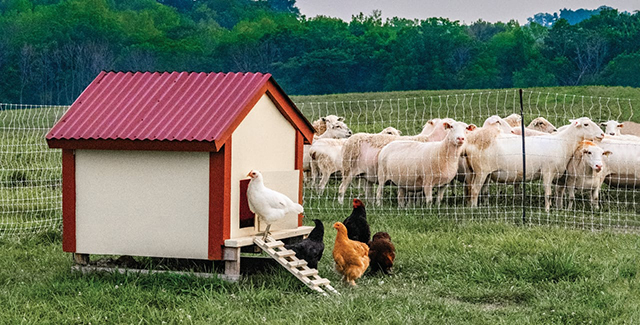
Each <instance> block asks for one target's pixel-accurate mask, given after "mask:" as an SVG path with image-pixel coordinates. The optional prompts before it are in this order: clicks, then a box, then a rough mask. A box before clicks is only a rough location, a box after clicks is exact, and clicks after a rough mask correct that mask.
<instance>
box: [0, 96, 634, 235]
mask: <svg viewBox="0 0 640 325" xmlns="http://www.w3.org/2000/svg"><path fill="white" fill-rule="evenodd" d="M520 99H521V97H520V94H519V92H518V90H514V89H512V90H497V91H488V92H476V93H460V94H453V95H439V96H438V95H436V96H427V97H411V98H395V99H388V98H387V99H375V100H374V99H363V100H353V101H339V102H338V101H334V102H327V101H324V102H297V103H296V104H297V106H298V108H300V110H301V111H302V112H303V113H304V114H305V116H307V118H308V119H309V120H310V121H315V120H317V119H319V118H321V117H326V116H329V115H336V116H339V117H341V118H343V122H344V124H346V125H347V126H348V127H349V128H350V129H351V130H352V131H353V133H378V132H381V131H382V130H383V129H385V128H388V127H393V128H395V129H397V130H399V131H401V132H402V135H403V136H416V135H419V134H421V132H423V131H424V132H425V134H426V133H430V132H432V131H434V129H433V128H435V127H437V125H436V124H437V123H436V124H434V125H432V128H431V129H430V130H423V128H424V127H425V125H427V126H428V125H429V124H428V121H430V120H431V121H435V122H438V120H437V119H445V118H451V119H453V120H455V121H458V122H464V123H465V124H466V125H469V124H475V125H476V126H478V127H481V126H483V124H484V123H485V121H486V120H487V118H489V117H490V116H493V115H498V116H500V117H502V118H506V117H508V116H510V115H512V114H520ZM522 101H523V117H524V121H523V122H524V125H525V126H528V125H529V124H530V123H531V122H532V121H533V120H534V119H536V118H538V117H544V118H545V119H546V120H548V122H550V123H551V124H552V125H553V126H555V128H556V129H559V128H560V127H561V126H563V125H566V124H569V120H570V119H576V118H579V117H588V118H590V119H591V120H592V121H594V122H596V123H597V124H598V125H599V124H600V123H601V122H606V121H609V120H616V121H618V122H622V121H629V120H631V121H634V120H638V116H640V114H636V115H634V112H633V110H634V108H635V107H637V103H635V102H633V101H632V100H629V99H621V98H604V97H591V96H577V95H567V94H554V93H541V92H531V91H525V92H524V93H523V95H522ZM67 108H68V106H32V105H13V104H0V121H2V122H1V125H0V127H1V133H0V147H1V148H0V161H1V164H0V182H1V183H0V204H1V210H0V211H1V213H0V236H2V235H10V234H22V233H34V232H38V231H41V230H44V229H59V227H60V225H61V220H62V188H61V185H62V184H61V183H62V182H61V174H62V172H61V154H60V150H52V149H49V148H48V146H47V144H46V141H45V135H46V133H47V132H48V130H49V129H50V128H51V127H52V126H53V125H54V123H55V122H56V121H57V120H58V119H59V118H60V117H61V116H62V114H63V113H64V112H65V111H66V109H67ZM444 121H447V120H444ZM440 122H443V121H440ZM449 122H450V123H449V124H453V122H451V121H449ZM466 125H465V126H466ZM440 127H443V125H440ZM541 127H542V126H541ZM454 129H455V128H454ZM624 129H625V128H624V127H623V128H622V130H624ZM479 130H480V128H478V129H476V130H473V131H471V132H467V133H465V136H463V137H464V138H465V139H464V141H465V142H466V144H465V146H467V145H469V143H470V142H471V141H475V143H477V141H478V139H477V137H478V136H477V135H475V137H476V138H475V139H474V135H472V134H474V133H475V132H478V131H479ZM602 130H604V128H603V129H602ZM503 131H504V130H503ZM389 132H390V131H389V130H388V129H387V133H389ZM527 132H528V131H527ZM338 133H339V131H338ZM556 133H559V132H556ZM477 134H479V133H477ZM508 136H510V137H516V138H517V139H520V140H521V138H519V136H517V135H512V134H511V135H508ZM554 136H557V135H554ZM616 136H617V135H616ZM358 137H362V135H353V136H352V137H351V138H350V140H342V141H334V140H327V139H325V140H323V141H315V143H317V144H323V143H324V145H325V147H318V146H316V147H315V148H311V149H313V152H315V156H314V159H311V154H310V155H309V158H310V159H309V162H310V163H313V164H314V166H315V167H316V168H315V171H316V173H317V177H316V179H315V181H312V177H311V172H310V171H306V172H305V181H304V206H305V214H306V215H307V216H310V217H313V216H318V215H326V214H332V215H336V216H340V217H345V216H347V215H348V214H349V213H350V211H351V209H352V207H351V202H352V199H354V198H358V199H360V200H362V201H363V202H364V204H365V205H366V207H367V212H368V215H369V216H370V217H376V216H380V217H384V216H394V215H396V216H397V215H409V216H414V217H415V218H416V219H418V218H421V219H424V220H427V219H429V218H437V219H450V220H456V221H463V220H491V221H505V222H511V223H525V224H534V225H560V226H565V227H571V228H585V229H605V228H614V229H616V230H622V231H637V230H639V229H640V191H639V190H638V188H637V185H636V184H640V181H638V182H637V178H638V175H640V173H639V172H638V171H636V169H638V170H639V171H640V162H637V161H635V160H633V159H635V158H633V157H634V155H633V153H634V152H640V151H639V150H640V149H639V148H640V142H638V143H636V142H634V139H633V138H628V136H627V138H624V136H623V137H622V138H617V139H614V140H606V141H620V143H616V144H613V145H611V144H609V145H608V146H609V147H607V145H606V144H605V145H603V143H605V142H606V141H605V142H603V143H599V142H597V143H594V144H596V145H597V146H598V147H604V149H602V150H600V152H597V151H598V150H597V149H596V150H593V152H594V156H595V155H600V156H601V157H603V159H602V164H601V165H604V166H601V172H600V173H595V172H594V169H593V168H591V167H590V165H588V164H589V162H587V160H588V159H587V158H588V157H587V155H589V154H587V153H586V152H585V153H584V155H582V156H580V157H581V159H580V160H573V161H574V162H576V161H577V162H581V163H582V164H577V166H578V167H580V168H583V169H578V168H573V169H571V168H569V170H571V171H570V172H569V171H568V169H567V165H565V166H564V167H563V168H560V169H557V170H554V173H553V176H552V177H551V178H552V183H551V190H552V192H551V194H550V195H548V196H547V197H546V198H545V186H544V184H543V183H544V180H543V179H542V178H544V177H542V175H541V174H543V171H542V170H540V171H533V169H535V168H540V166H537V167H536V160H537V161H538V163H537V164H538V165H540V163H539V162H540V161H542V162H543V164H542V165H544V166H550V165H552V161H553V160H554V159H556V158H557V157H558V156H562V154H558V150H557V149H554V148H558V142H553V141H551V142H548V143H546V144H543V148H542V149H539V148H538V149H535V143H536V141H539V140H530V139H529V138H525V140H526V143H527V145H526V146H525V148H526V149H527V150H528V151H529V152H528V153H527V161H528V166H527V171H528V172H529V173H531V175H528V178H527V180H526V182H525V185H524V187H523V186H522V183H521V182H520V180H521V179H522V174H523V172H520V173H518V170H517V166H518V165H519V166H520V167H522V165H521V164H522V153H521V152H520V151H518V150H515V151H512V152H502V153H497V152H496V151H495V150H485V151H481V154H478V153H477V152H476V154H474V155H471V154H469V153H468V152H470V151H467V149H463V150H461V155H462V157H463V158H456V160H457V162H456V163H455V172H454V173H453V174H454V175H453V176H451V171H450V170H449V171H448V172H446V171H444V170H443V169H442V168H440V167H441V166H440V165H437V164H435V165H434V161H435V162H438V163H441V162H442V161H443V160H446V159H444V158H445V156H446V155H440V154H437V153H435V152H436V151H434V149H433V148H427V147H429V146H432V147H434V148H435V146H436V143H437V141H433V140H440V139H442V138H444V139H445V140H444V141H446V140H447V137H446V134H443V135H441V138H437V137H435V138H434V137H431V138H429V137H423V138H422V139H421V138H420V137H414V138H408V139H407V138H404V139H400V140H418V141H421V142H420V143H423V144H424V143H427V142H425V141H430V142H432V143H431V144H429V145H426V146H424V147H422V146H419V147H417V148H414V147H410V144H407V143H405V144H394V145H393V146H390V147H389V148H387V149H385V152H384V154H383V156H384V157H386V158H385V159H386V160H385V162H384V164H385V165H384V166H385V168H386V170H387V174H386V175H384V177H387V178H388V179H389V181H388V182H386V185H385V186H384V189H383V190H382V191H378V189H379V188H380V185H379V184H378V176H379V174H378V170H377V168H378V158H379V152H380V151H381V150H382V149H381V148H382V147H384V145H385V144H387V143H389V142H390V141H389V140H388V139H387V140H384V141H382V142H381V143H375V144H372V143H370V142H369V141H373V140H370V139H367V140H362V139H360V143H359V145H355V147H356V148H357V149H358V150H359V151H358V153H357V154H355V155H354V154H353V152H355V151H353V150H352V151H351V154H350V155H349V157H350V158H349V159H343V155H342V154H343V151H342V148H343V147H344V146H347V143H349V141H351V142H352V143H350V144H349V146H351V148H353V146H354V144H353V143H354V142H356V141H355V140H357V139H358ZM383 137H384V136H383ZM387 137H392V136H391V135H387ZM547 137H548V136H547ZM613 137H615V136H613ZM457 138H458V137H453V136H452V137H451V138H450V139H449V140H451V141H454V142H455V141H457V140H459V139H457ZM425 139H426V140H425ZM394 140H397V139H395V138H394ZM332 141H334V142H335V143H333V144H331V145H328V144H329V143H331V142H332ZM501 141H502V140H501ZM554 141H555V140H554ZM512 142H513V143H512V145H513V146H515V147H516V149H517V148H519V150H521V146H520V147H518V145H517V143H518V141H516V140H513V139H512ZM334 146H338V147H339V149H338V150H336V148H335V147H334ZM403 146H409V147H408V148H409V149H407V147H405V148H403ZM394 147H396V148H395V149H394V150H391V149H393V148H394ZM530 147H531V150H529V149H530ZM538 147H539V146H538ZM425 148H426V149H425ZM401 150H405V151H404V152H403V151H401ZM420 150H426V151H424V152H423V151H420ZM606 151H610V152H612V153H611V154H606V155H604V154H603V153H605V152H606ZM399 152H400V153H399ZM567 154H570V155H571V156H572V157H573V156H574V155H576V154H577V151H576V150H572V152H570V153H567ZM465 155H467V156H465ZM469 156H473V157H469ZM354 157H356V158H357V159H356V158H354ZM554 157H555V158H554ZM638 157H640V154H638ZM463 160H464V161H467V165H466V167H465V168H462V167H464V166H465V165H464V164H462V163H461V162H460V161H463ZM485 160H489V161H493V162H494V163H497V164H498V167H499V168H498V170H489V171H490V173H489V174H488V175H486V179H487V180H486V181H483V186H482V189H481V190H479V191H478V193H477V195H478V198H477V206H470V205H471V202H470V201H472V199H473V198H474V192H473V190H472V189H471V187H470V186H467V185H465V184H473V180H474V179H476V178H475V177H476V175H477V174H478V170H480V169H482V168H479V167H476V170H475V171H474V170H473V168H469V167H470V165H469V164H473V165H474V166H479V165H477V163H478V161H485ZM345 162H348V163H349V166H350V167H349V168H351V169H352V172H350V174H351V177H352V179H351V181H350V182H349V184H348V185H347V184H346V183H345V184H344V185H343V190H342V191H341V190H340V187H341V184H342V183H343V176H345V175H344V173H343V168H344V165H345ZM500 163H502V164H500ZM615 164H617V167H616V165H615ZM591 165H594V164H593V163H592V164H591ZM595 165H597V163H595ZM399 166H403V167H402V168H400V167H399ZM434 166H438V168H435V167H434ZM509 166H511V167H509ZM544 166H543V167H544ZM608 166H613V167H615V168H617V173H618V174H613V176H612V175H609V176H608V177H606V178H605V177H602V179H600V178H599V177H594V176H593V175H596V176H602V175H605V174H611V170H609V169H607V168H608ZM621 166H622V167H621ZM394 168H395V169H394ZM621 168H626V169H625V170H624V171H623V172H622V175H620V174H621V171H620V169H621ZM543 169H544V168H543ZM547 171H548V170H547ZM323 174H325V179H324V180H322V176H323ZM445 174H446V175H445ZM589 175H591V176H589ZM326 176H330V177H326ZM568 176H574V177H568ZM587 176H589V177H587ZM425 178H429V179H430V180H431V181H430V182H431V183H432V184H431V185H433V186H432V187H430V188H431V190H432V202H427V201H428V199H427V198H426V197H425V189H426V188H425V186H424V185H425V183H424V179H425ZM449 178H451V179H449ZM478 179H479V178H478ZM594 179H598V181H597V182H595V183H594ZM325 182H326V184H325V185H321V184H324V183H325ZM636 182H637V183H636ZM398 184H400V185H402V186H398ZM445 184H446V185H447V186H446V187H443V186H442V185H445ZM594 184H595V185H594ZM576 188H577V190H576ZM595 188H598V190H599V193H598V200H597V203H596V204H594V203H593V199H592V193H593V192H594V189H595ZM378 192H379V193H378ZM399 192H400V193H399ZM571 192H575V193H574V198H573V199H571V197H570V194H571ZM398 194H400V197H399V196H398ZM376 196H378V197H379V199H378V200H376ZM559 197H562V198H563V200H562V202H559V201H560V200H559V199H558V198H559ZM545 200H548V201H549V202H550V208H549V209H548V210H547V209H546V207H545Z"/></svg>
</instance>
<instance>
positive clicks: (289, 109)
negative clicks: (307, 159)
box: [267, 79, 314, 144]
mask: <svg viewBox="0 0 640 325" xmlns="http://www.w3.org/2000/svg"><path fill="white" fill-rule="evenodd" d="M267 95H268V96H269V98H271V100H272V101H273V102H274V104H275V105H276V107H278V110H280V112H281V113H282V115H284V117H285V118H286V119H287V121H289V122H290V123H291V124H293V126H294V127H295V128H296V129H297V130H298V131H300V132H301V133H302V136H303V137H304V140H305V142H306V143H309V144H310V143H311V142H312V141H313V133H314V129H313V126H311V123H309V121H308V120H307V119H306V118H305V117H304V115H302V113H301V112H300V110H298V108H297V107H296V106H295V105H294V104H293V102H292V101H291V99H289V97H287V95H285V94H284V92H283V91H282V89H281V88H280V86H278V84H276V83H275V82H274V81H273V79H270V80H269V82H268V83H267Z"/></svg>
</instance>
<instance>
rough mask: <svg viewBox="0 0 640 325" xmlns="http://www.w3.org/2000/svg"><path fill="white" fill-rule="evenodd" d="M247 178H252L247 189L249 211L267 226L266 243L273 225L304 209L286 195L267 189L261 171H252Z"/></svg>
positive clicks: (264, 238) (265, 231) (265, 232)
mask: <svg viewBox="0 0 640 325" xmlns="http://www.w3.org/2000/svg"><path fill="white" fill-rule="evenodd" d="M247 176H248V177H251V181H249V187H248V188H247V201H248V203H249V209H251V212H253V213H255V214H256V215H258V217H260V218H262V220H263V221H264V222H265V223H266V224H267V229H265V230H264V237H263V238H262V240H264V241H266V240H267V236H269V228H271V224H272V223H274V222H277V221H278V220H280V219H282V218H284V216H286V215H287V214H291V213H295V214H300V213H302V212H303V211H304V209H303V208H302V205H300V204H298V203H294V202H293V201H291V199H290V198H289V197H287V196H286V195H284V194H282V193H280V192H276V191H274V190H272V189H270V188H267V187H265V186H264V181H263V179H262V174H261V173H260V172H259V171H257V170H252V171H250V172H249V174H247Z"/></svg>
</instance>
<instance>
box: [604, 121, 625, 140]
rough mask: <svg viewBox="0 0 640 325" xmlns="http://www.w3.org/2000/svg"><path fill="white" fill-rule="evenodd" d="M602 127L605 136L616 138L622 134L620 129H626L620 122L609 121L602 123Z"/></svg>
mask: <svg viewBox="0 0 640 325" xmlns="http://www.w3.org/2000/svg"><path fill="white" fill-rule="evenodd" d="M600 126H602V127H604V134H606V135H611V136H616V135H621V134H622V132H620V129H622V128H623V127H624V124H622V123H618V121H614V120H609V121H606V122H602V123H600Z"/></svg>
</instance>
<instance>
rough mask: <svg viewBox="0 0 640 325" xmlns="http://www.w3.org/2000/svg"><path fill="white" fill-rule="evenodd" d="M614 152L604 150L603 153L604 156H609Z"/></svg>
mask: <svg viewBox="0 0 640 325" xmlns="http://www.w3.org/2000/svg"><path fill="white" fill-rule="evenodd" d="M612 153H613V152H611V151H609V150H607V151H605V152H603V153H602V155H604V156H609V155H610V154H612Z"/></svg>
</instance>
